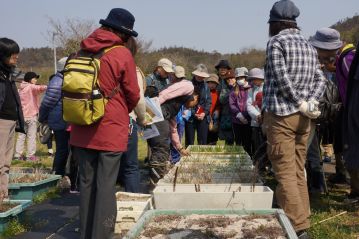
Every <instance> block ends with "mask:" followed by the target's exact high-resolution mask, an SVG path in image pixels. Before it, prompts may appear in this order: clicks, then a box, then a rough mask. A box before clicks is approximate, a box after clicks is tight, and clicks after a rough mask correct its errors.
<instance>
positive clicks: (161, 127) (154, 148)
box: [147, 120, 170, 182]
mask: <svg viewBox="0 0 359 239" xmlns="http://www.w3.org/2000/svg"><path fill="white" fill-rule="evenodd" d="M155 125H156V127H157V129H158V132H159V133H160V135H159V136H156V137H154V138H151V139H148V140H147V143H148V146H149V147H150V149H151V157H150V158H149V165H150V168H151V169H150V170H151V171H150V176H151V178H152V180H154V181H155V182H156V181H158V179H160V178H162V177H163V176H164V175H165V174H166V173H167V165H168V162H169V159H170V135H169V134H170V128H169V122H168V120H164V121H161V122H158V123H155Z"/></svg>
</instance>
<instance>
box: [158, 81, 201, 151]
mask: <svg viewBox="0 0 359 239" xmlns="http://www.w3.org/2000/svg"><path fill="white" fill-rule="evenodd" d="M193 90H194V87H193V84H192V82H191V81H188V80H181V81H179V82H176V83H174V84H172V85H170V86H169V87H167V88H165V89H164V90H162V91H161V92H160V93H159V96H158V98H159V101H160V104H163V103H164V102H166V101H167V100H170V99H173V98H176V97H179V96H182V95H191V94H192V93H193ZM169 123H170V134H171V136H170V137H171V141H172V144H173V146H174V147H175V148H176V149H180V148H182V144H181V141H180V139H179V136H178V131H177V122H176V118H172V119H170V121H169Z"/></svg>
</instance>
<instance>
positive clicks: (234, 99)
mask: <svg viewBox="0 0 359 239" xmlns="http://www.w3.org/2000/svg"><path fill="white" fill-rule="evenodd" d="M249 89H250V88H243V87H240V88H239V93H238V95H236V93H235V91H234V90H232V91H231V93H230V94H229V107H230V110H231V114H232V122H233V123H235V124H242V123H241V122H240V121H239V119H237V117H236V116H237V114H238V113H242V115H243V116H244V117H246V119H247V120H248V122H251V117H250V116H249V114H248V112H247V98H248V90H249Z"/></svg>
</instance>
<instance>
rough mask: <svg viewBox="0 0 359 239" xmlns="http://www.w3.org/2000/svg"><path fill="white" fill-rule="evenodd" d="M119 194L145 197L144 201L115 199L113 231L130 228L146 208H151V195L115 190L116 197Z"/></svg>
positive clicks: (119, 231) (117, 231) (118, 231)
mask: <svg viewBox="0 0 359 239" xmlns="http://www.w3.org/2000/svg"><path fill="white" fill-rule="evenodd" d="M119 195H124V196H128V197H133V198H147V199H146V200H145V201H136V200H123V201H120V200H117V217H116V225H115V233H121V232H122V231H123V230H129V229H131V228H132V226H133V225H135V223H136V222H137V221H138V219H139V218H140V217H141V216H142V215H143V214H144V213H145V212H146V211H147V210H150V209H152V195H150V194H141V193H126V192H117V193H116V198H117V196H119Z"/></svg>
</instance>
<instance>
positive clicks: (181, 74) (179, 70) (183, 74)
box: [175, 66, 186, 78]
mask: <svg viewBox="0 0 359 239" xmlns="http://www.w3.org/2000/svg"><path fill="white" fill-rule="evenodd" d="M175 76H176V77H177V78H183V77H186V72H185V70H184V68H183V67H182V66H176V67H175Z"/></svg>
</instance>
